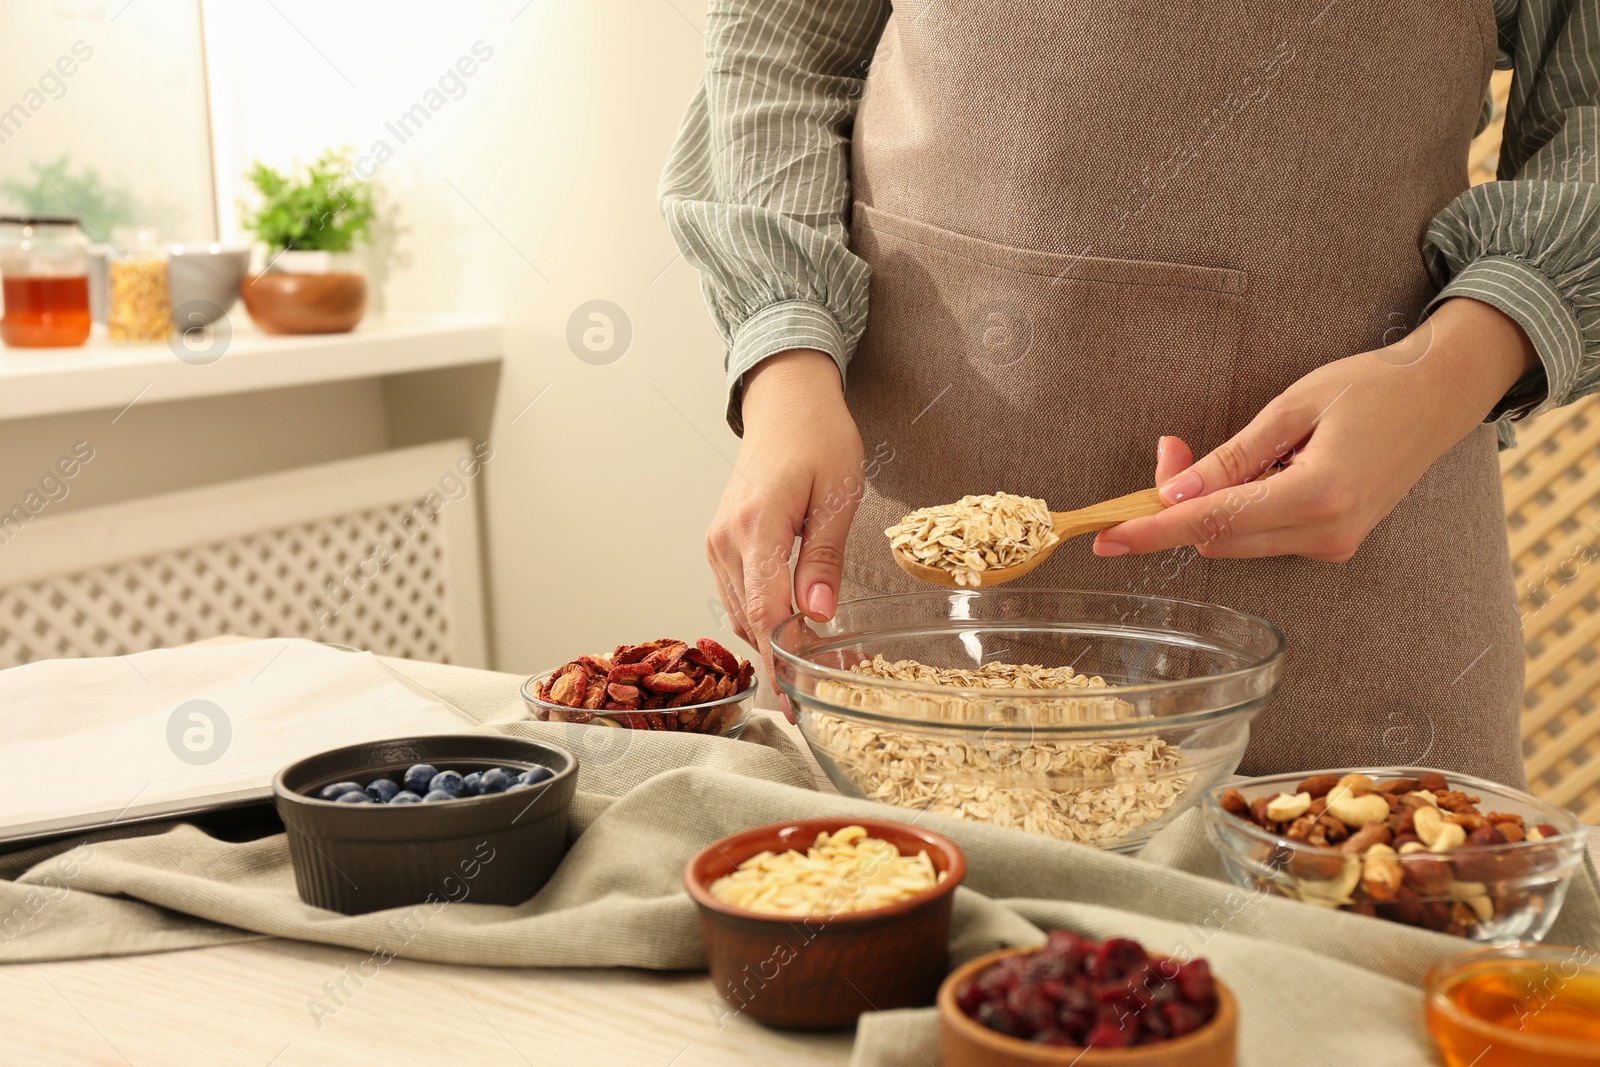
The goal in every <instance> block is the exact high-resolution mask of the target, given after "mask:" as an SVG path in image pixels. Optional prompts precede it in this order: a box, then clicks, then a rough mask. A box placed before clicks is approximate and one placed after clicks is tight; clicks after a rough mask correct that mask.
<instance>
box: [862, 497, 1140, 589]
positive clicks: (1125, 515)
mask: <svg viewBox="0 0 1600 1067" xmlns="http://www.w3.org/2000/svg"><path fill="white" fill-rule="evenodd" d="M1165 508H1166V505H1165V504H1163V503H1162V502H1161V498H1160V497H1159V496H1157V495H1156V491H1155V490H1154V489H1141V490H1139V491H1138V492H1137V493H1129V494H1128V495H1127V496H1119V497H1117V498H1116V499H1115V500H1107V501H1105V502H1104V503H1100V504H1091V505H1090V506H1089V507H1086V508H1079V509H1078V510H1077V511H1052V512H1051V513H1050V524H1051V526H1052V527H1053V528H1054V529H1055V532H1056V536H1057V537H1058V538H1060V540H1059V541H1057V542H1056V543H1055V544H1053V545H1051V546H1050V547H1049V548H1046V549H1043V550H1042V551H1039V552H1035V553H1034V554H1033V555H1032V556H1030V557H1028V558H1027V559H1025V560H1023V561H1022V562H1021V563H1016V564H1013V565H1012V566H1010V567H996V568H995V569H993V570H987V571H979V572H978V584H979V585H980V586H990V585H1000V584H1002V583H1004V582H1009V581H1012V580H1014V579H1017V578H1021V577H1022V576H1023V575H1024V574H1027V573H1028V572H1029V571H1031V570H1033V569H1034V568H1035V567H1037V566H1038V565H1039V564H1041V563H1043V562H1044V561H1045V560H1046V559H1048V558H1049V557H1050V553H1052V552H1054V551H1055V550H1056V549H1058V548H1060V547H1061V545H1062V544H1064V543H1065V542H1066V540H1067V538H1069V537H1077V536H1078V535H1079V534H1086V533H1094V532H1095V531H1096V530H1104V529H1105V528H1106V527H1108V526H1115V525H1116V524H1117V523H1119V522H1127V521H1128V520H1129V519H1142V518H1144V517H1145V516H1146V515H1155V514H1157V513H1159V512H1161V511H1163V510H1165ZM891 551H892V552H893V554H894V561H895V562H896V563H898V564H900V569H901V570H903V571H905V572H906V573H907V574H909V575H911V577H913V578H915V579H917V580H918V581H921V582H927V583H929V584H930V585H942V586H946V587H948V588H951V589H971V588H973V587H972V586H968V585H962V586H958V585H956V579H955V575H953V574H951V573H950V572H949V571H944V570H940V569H939V568H938V567H930V566H928V565H927V564H926V563H918V562H917V561H916V560H914V559H912V558H911V557H910V556H907V555H905V554H904V552H903V550H901V549H898V548H897V549H892V550H891Z"/></svg>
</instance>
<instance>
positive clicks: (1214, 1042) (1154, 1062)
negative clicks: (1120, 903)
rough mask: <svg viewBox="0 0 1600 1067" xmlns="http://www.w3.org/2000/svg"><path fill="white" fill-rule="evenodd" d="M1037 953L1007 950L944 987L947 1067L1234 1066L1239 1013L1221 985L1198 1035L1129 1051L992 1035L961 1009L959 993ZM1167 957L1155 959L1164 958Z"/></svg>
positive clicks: (967, 967)
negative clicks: (1001, 965)
mask: <svg viewBox="0 0 1600 1067" xmlns="http://www.w3.org/2000/svg"><path fill="white" fill-rule="evenodd" d="M1034 951H1036V949H1033V948H1008V949H1001V950H1000V951H998V952H991V953H989V954H988V955H986V956H979V957H978V958H977V959H975V960H972V961H971V962H969V963H966V964H963V965H962V966H960V967H957V968H956V969H955V970H954V971H951V972H950V975H949V977H947V978H946V979H945V980H944V983H943V984H942V985H940V987H939V1000H938V1005H939V1048H940V1056H941V1062H942V1063H943V1064H944V1067H1233V1065H1234V1062H1235V1056H1236V1054H1237V1053H1236V1049H1237V1045H1238V1036H1239V1035H1238V1031H1239V1009H1238V1005H1237V1003H1236V1002H1235V1001H1234V997H1233V993H1232V992H1231V991H1230V990H1229V989H1228V987H1227V986H1226V985H1224V984H1223V983H1222V982H1220V981H1216V983H1215V984H1216V990H1217V1009H1216V1014H1215V1015H1213V1016H1212V1017H1211V1019H1210V1020H1209V1021H1207V1022H1206V1023H1204V1024H1203V1025H1202V1026H1200V1028H1199V1029H1197V1030H1195V1031H1194V1032H1193V1033H1190V1034H1185V1035H1184V1036H1182V1037H1175V1038H1172V1039H1170V1040H1167V1041H1159V1042H1156V1043H1154V1044H1149V1045H1134V1046H1132V1047H1130V1048H1087V1049H1086V1048H1078V1047H1075V1046H1069V1045H1042V1044H1037V1043H1035V1042H1032V1041H1024V1040H1022V1039H1021V1038H1017V1037H1012V1036H1010V1035H1009V1034H1002V1033H1000V1032H998V1031H996V1030H991V1029H989V1028H988V1027H986V1026H984V1025H983V1024H982V1023H980V1022H978V1021H977V1020H976V1019H973V1018H972V1017H971V1016H969V1015H968V1014H967V1013H966V1012H964V1011H962V1010H961V1007H960V1005H959V1004H957V1003H956V990H957V989H959V988H960V987H961V985H962V984H963V983H964V982H966V981H967V980H968V979H969V978H973V977H975V976H976V975H977V974H979V973H980V972H981V971H984V970H986V969H988V968H989V967H990V966H992V965H993V964H995V963H998V962H1000V961H1001V960H1004V959H1006V958H1008V957H1011V956H1021V955H1026V954H1028V953H1031V952H1034ZM1159 958H1162V957H1152V959H1159Z"/></svg>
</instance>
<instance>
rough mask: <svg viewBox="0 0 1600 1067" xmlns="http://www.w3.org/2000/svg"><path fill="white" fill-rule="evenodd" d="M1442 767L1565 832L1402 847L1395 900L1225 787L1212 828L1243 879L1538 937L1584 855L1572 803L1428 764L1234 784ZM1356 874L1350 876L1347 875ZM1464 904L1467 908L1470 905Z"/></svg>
mask: <svg viewBox="0 0 1600 1067" xmlns="http://www.w3.org/2000/svg"><path fill="white" fill-rule="evenodd" d="M1431 773H1440V774H1443V775H1444V777H1445V779H1446V780H1447V781H1448V782H1449V784H1450V787H1451V788H1452V789H1457V790H1461V791H1464V792H1466V793H1468V794H1470V795H1472V796H1476V797H1479V798H1480V800H1479V802H1478V803H1477V805H1476V807H1478V809H1479V810H1481V811H1483V812H1485V813H1487V812H1502V813H1506V814H1511V815H1521V816H1523V818H1524V820H1525V821H1526V822H1527V824H1528V825H1529V826H1534V825H1538V824H1543V825H1546V826H1549V827H1551V828H1554V829H1555V830H1556V831H1557V832H1556V833H1554V834H1552V835H1550V836H1548V837H1545V838H1544V840H1542V841H1537V842H1532V841H1521V842H1514V843H1508V844H1498V845H1482V846H1477V845H1461V846H1458V847H1456V848H1454V849H1452V850H1450V851H1449V852H1448V853H1434V852H1410V853H1407V854H1402V855H1398V856H1396V857H1395V860H1396V862H1397V863H1398V864H1399V865H1400V867H1401V870H1402V872H1403V875H1402V876H1403V878H1404V882H1403V886H1402V890H1403V891H1402V894H1401V895H1400V896H1399V897H1397V898H1396V899H1393V900H1391V901H1387V902H1383V901H1377V902H1374V901H1364V900H1362V899H1359V894H1358V893H1357V892H1356V885H1355V883H1354V879H1355V878H1358V877H1359V873H1360V862H1359V860H1357V859H1356V858H1355V857H1354V856H1352V855H1351V854H1349V853H1346V852H1344V851H1342V850H1341V849H1339V848H1337V847H1318V846H1316V845H1312V844H1308V843H1307V842H1304V841H1292V840H1290V839H1288V838H1286V837H1283V836H1281V835H1278V834H1274V833H1271V832H1269V831H1267V830H1266V829H1263V828H1262V827H1260V826H1257V825H1256V824H1255V823H1254V822H1252V821H1251V820H1249V819H1246V818H1242V817H1240V816H1237V815H1231V814H1229V813H1228V812H1227V811H1225V810H1223V808H1222V805H1221V801H1220V798H1221V796H1222V793H1223V791H1224V787H1219V788H1216V789H1213V790H1212V791H1211V792H1210V794H1209V795H1208V796H1207V797H1206V802H1205V805H1204V811H1205V822H1206V830H1207V833H1208V835H1209V836H1210V838H1211V840H1212V842H1213V843H1214V844H1215V845H1216V847H1217V850H1218V853H1219V854H1220V855H1221V857H1222V865H1223V869H1224V870H1225V871H1226V872H1227V875H1228V878H1229V879H1230V880H1231V881H1232V882H1233V883H1234V884H1235V885H1237V886H1240V887H1242V888H1245V889H1250V890H1259V891H1265V892H1269V893H1272V894H1274V895H1277V896H1284V897H1290V898H1292V899H1296V900H1306V901H1309V902H1311V903H1313V904H1319V905H1321V906H1324V907H1337V908H1340V909H1341V910H1345V911H1359V912H1361V913H1363V914H1369V915H1375V916H1376V917H1378V918H1383V919H1390V920H1393V921H1396V922H1402V923H1405V924H1407V925H1410V926H1421V927H1424V928H1427V929H1431V930H1436V931H1439V932H1447V933H1455V934H1459V935H1461V936H1464V937H1467V938H1469V939H1470V940H1473V941H1482V942H1488V943H1505V942H1512V941H1539V940H1541V939H1543V937H1544V936H1545V934H1546V933H1548V932H1549V930H1550V926H1551V924H1553V923H1554V922H1555V920H1556V915H1557V913H1558V912H1559V911H1560V910H1561V905H1562V902H1563V901H1565V900H1566V896H1567V889H1568V887H1569V886H1570V885H1571V882H1572V876H1573V874H1574V873H1575V872H1576V871H1577V870H1578V868H1579V867H1580V866H1582V864H1583V856H1584V848H1585V845H1586V842H1587V831H1586V830H1585V828H1584V826H1583V823H1582V822H1581V821H1580V820H1579V819H1578V817H1577V816H1576V815H1574V814H1573V813H1572V812H1570V811H1566V810H1564V809H1562V808H1558V807H1555V806H1554V805H1552V804H1547V803H1545V802H1544V801H1542V800H1540V799H1538V798H1537V797H1535V796H1532V795H1530V794H1528V793H1524V792H1521V791H1520V790H1516V789H1510V788H1507V787H1506V786H1503V785H1499V784H1497V783H1495V782H1490V781H1487V780H1485V779H1482V778H1475V777H1473V776H1472V775H1467V774H1456V773H1453V772H1448V771H1443V772H1440V771H1432V770H1431V769H1429V768H1425V767H1365V768H1359V767H1358V768H1343V769H1338V770H1328V771H1303V772H1298V773H1295V774H1280V775H1273V776H1271V777H1267V778H1253V779H1250V780H1249V781H1245V782H1240V783H1238V784H1237V785H1235V786H1233V788H1234V789H1237V790H1238V791H1239V792H1240V793H1242V794H1243V795H1244V797H1245V799H1246V800H1247V801H1248V800H1254V799H1256V798H1258V797H1271V796H1272V795H1273V794H1275V793H1282V794H1290V795H1292V794H1293V793H1295V792H1296V791H1297V790H1296V787H1297V786H1298V785H1299V783H1301V782H1302V781H1305V780H1306V779H1308V778H1312V777H1314V776H1328V775H1331V776H1333V777H1336V778H1337V777H1342V776H1343V775H1346V774H1365V775H1366V776H1367V777H1369V778H1372V779H1373V780H1374V781H1376V782H1378V783H1380V784H1381V783H1382V782H1384V781H1386V780H1391V779H1396V778H1419V777H1421V776H1422V775H1424V774H1431ZM1341 879H1345V880H1349V881H1350V882H1351V884H1349V885H1346V884H1345V881H1342V880H1341ZM1462 909H1465V910H1462Z"/></svg>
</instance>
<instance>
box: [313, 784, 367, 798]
mask: <svg viewBox="0 0 1600 1067" xmlns="http://www.w3.org/2000/svg"><path fill="white" fill-rule="evenodd" d="M359 792H361V783H360V782H334V783H333V784H332V785H325V786H323V787H322V792H320V793H318V794H317V796H318V797H320V798H322V799H323V800H338V799H339V798H340V797H341V796H343V795H344V794H346V793H359Z"/></svg>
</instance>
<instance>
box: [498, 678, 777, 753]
mask: <svg viewBox="0 0 1600 1067" xmlns="http://www.w3.org/2000/svg"><path fill="white" fill-rule="evenodd" d="M554 673H555V670H553V669H552V670H548V671H545V672H544V673H543V674H535V675H533V676H532V677H530V678H528V679H527V680H525V681H524V682H523V683H522V702H523V703H524V704H526V705H527V706H528V710H529V711H530V712H532V713H533V717H534V718H535V719H538V720H539V721H540V722H576V723H587V724H589V725H591V726H620V727H623V728H626V729H632V730H662V731H666V732H668V733H686V734H715V735H717V736H719V737H738V736H739V735H740V734H742V733H744V724H745V723H746V722H747V721H748V720H749V718H750V706H751V704H752V703H754V701H755V696H756V688H757V687H758V686H759V685H760V684H761V683H760V682H755V681H752V682H751V683H750V687H749V688H748V689H746V690H745V691H744V692H742V693H735V694H733V695H732V696H730V697H723V698H722V699H721V700H708V701H706V702H705V703H704V704H685V705H684V706H683V707H681V708H660V709H657V710H654V711H586V710H584V709H583V708H571V707H568V706H567V705H565V704H552V703H551V702H550V701H548V700H540V699H539V684H540V683H541V682H543V681H544V680H545V679H547V678H549V677H550V676H551V675H552V674H554Z"/></svg>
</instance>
